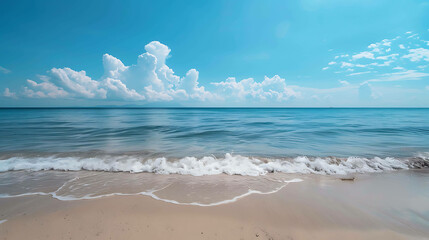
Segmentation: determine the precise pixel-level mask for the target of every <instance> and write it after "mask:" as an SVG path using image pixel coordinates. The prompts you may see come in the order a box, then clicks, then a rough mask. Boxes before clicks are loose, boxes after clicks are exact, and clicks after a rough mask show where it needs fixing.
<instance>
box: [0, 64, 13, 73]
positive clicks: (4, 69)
mask: <svg viewBox="0 0 429 240" xmlns="http://www.w3.org/2000/svg"><path fill="white" fill-rule="evenodd" d="M0 72H1V73H4V74H8V73H10V72H11V71H10V70H9V69H7V68H4V67H2V66H0Z"/></svg>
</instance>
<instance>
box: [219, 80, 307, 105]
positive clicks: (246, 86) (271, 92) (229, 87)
mask: <svg viewBox="0 0 429 240" xmlns="http://www.w3.org/2000/svg"><path fill="white" fill-rule="evenodd" d="M212 84H213V85H214V86H216V87H218V90H219V91H221V92H222V93H223V94H222V96H225V98H226V99H228V100H230V101H237V100H239V101H240V100H262V101H267V100H275V101H284V100H287V99H289V98H291V97H299V96H300V93H299V92H296V91H294V90H293V89H292V88H290V87H287V86H286V82H285V79H283V78H281V77H279V76H278V75H275V76H274V77H272V78H268V77H265V78H264V81H262V82H260V83H258V82H255V81H254V80H253V78H247V79H243V80H241V81H238V82H237V81H236V79H235V78H232V77H230V78H228V79H226V80H225V81H223V82H214V83H212Z"/></svg>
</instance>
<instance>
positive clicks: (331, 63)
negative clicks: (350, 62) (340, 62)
mask: <svg viewBox="0 0 429 240" xmlns="http://www.w3.org/2000/svg"><path fill="white" fill-rule="evenodd" d="M334 64H336V62H334V61H332V62H329V63H328V65H334Z"/></svg>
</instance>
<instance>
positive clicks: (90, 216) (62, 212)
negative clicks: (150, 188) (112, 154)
mask: <svg viewBox="0 0 429 240" xmlns="http://www.w3.org/2000/svg"><path fill="white" fill-rule="evenodd" d="M427 173H428V172H427V170H405V171H396V172H389V173H378V174H362V175H358V176H357V179H356V180H355V181H341V180H340V179H338V178H333V177H321V176H311V177H307V176H305V180H304V181H303V182H299V183H294V184H288V185H287V186H285V187H282V189H280V190H279V191H277V192H275V193H272V194H266V195H261V194H250V195H249V196H246V197H243V198H240V199H239V200H237V201H235V202H231V203H226V204H222V205H217V206H209V207H201V206H189V205H177V204H171V203H168V202H163V201H159V200H156V199H154V198H151V197H148V196H140V195H139V196H109V197H102V198H98V199H91V200H78V201H60V200H57V199H53V198H51V197H48V196H27V197H17V198H4V199H0V213H1V216H5V215H8V214H9V215H10V217H8V218H7V219H2V220H7V221H5V222H3V223H2V224H0V239H25V238H28V236H32V239H141V238H144V239H173V238H184V239H315V238H317V239H425V236H428V234H429V231H428V230H427V229H429V228H427V227H428V226H429V221H428V219H429V218H428V217H429V216H428V215H429V208H428V207H427V204H425V203H427V200H428V199H429V193H428V192H424V191H423V190H424V189H425V188H424V187H420V186H424V184H425V183H427V182H428V179H429V177H428V176H427V175H428V174H427ZM218 177H222V176H218ZM224 177H225V178H226V179H228V182H227V183H230V182H234V181H236V179H233V180H234V181H232V180H231V181H230V180H229V177H231V176H224ZM232 177H233V176H232ZM191 178H192V177H188V178H183V179H181V181H182V180H183V182H185V183H186V185H180V184H181V183H180V182H179V183H175V185H174V186H173V187H172V188H169V189H167V190H168V191H167V190H165V191H164V192H161V193H160V195H161V196H164V195H168V196H176V197H177V198H178V199H180V198H181V197H182V198H184V196H181V195H186V194H191V193H194V194H197V195H204V194H206V193H205V192H204V191H203V190H204V189H203V188H201V189H200V188H195V186H194V185H192V184H191V185H192V186H194V190H195V191H194V190H192V188H191V190H190V191H189V192H186V191H185V192H184V189H185V188H184V186H187V187H189V186H190V185H189V184H188V182H186V181H188V180H189V179H191ZM196 178H200V177H196ZM212 178H213V179H214V177H212ZM200 179H201V180H198V181H202V182H204V181H205V179H203V178H200ZM219 179H221V178H219ZM237 179H238V178H237ZM210 180H211V179H210ZM205 185H206V186H207V182H206V183H203V184H202V185H201V186H205ZM240 186H241V185H240ZM263 187H266V186H265V185H264V186H263ZM216 188H217V191H214V189H216ZM222 188H224V185H221V186H215V187H214V188H213V189H212V188H210V189H209V190H208V194H209V195H207V196H213V197H216V195H219V194H222V193H223V192H233V191H235V190H236V189H232V188H231V189H222ZM237 189H238V188H237ZM198 191H199V192H198ZM185 193H186V194H185ZM210 194H211V195H210ZM185 197H186V196H185ZM184 199H185V198H184ZM8 212H9V213H8ZM12 212H13V214H12Z"/></svg>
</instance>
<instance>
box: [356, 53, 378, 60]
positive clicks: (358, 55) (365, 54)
mask: <svg viewBox="0 0 429 240" xmlns="http://www.w3.org/2000/svg"><path fill="white" fill-rule="evenodd" d="M352 58H353V60H356V59H361V58H368V59H374V54H373V53H371V52H368V51H365V52H361V53H358V54H356V55H353V57H352Z"/></svg>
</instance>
